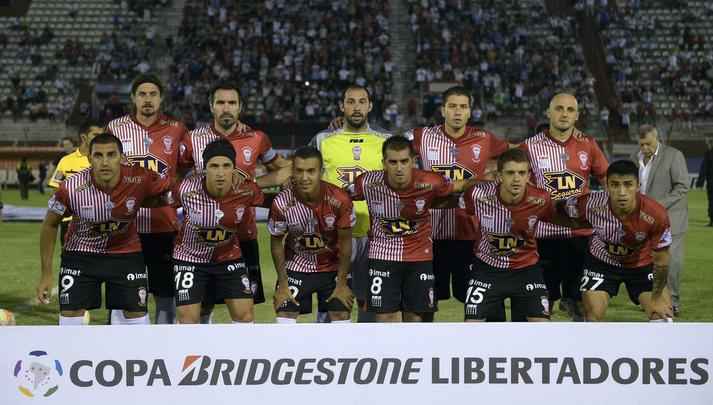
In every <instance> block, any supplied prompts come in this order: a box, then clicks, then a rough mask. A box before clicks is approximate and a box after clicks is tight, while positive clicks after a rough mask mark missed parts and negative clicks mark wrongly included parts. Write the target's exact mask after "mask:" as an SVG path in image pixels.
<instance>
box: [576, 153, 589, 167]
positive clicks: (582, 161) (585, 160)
mask: <svg viewBox="0 0 713 405" xmlns="http://www.w3.org/2000/svg"><path fill="white" fill-rule="evenodd" d="M577 157H578V158H579V168H580V169H582V170H587V169H589V154H587V152H584V151H580V152H579V153H577Z"/></svg>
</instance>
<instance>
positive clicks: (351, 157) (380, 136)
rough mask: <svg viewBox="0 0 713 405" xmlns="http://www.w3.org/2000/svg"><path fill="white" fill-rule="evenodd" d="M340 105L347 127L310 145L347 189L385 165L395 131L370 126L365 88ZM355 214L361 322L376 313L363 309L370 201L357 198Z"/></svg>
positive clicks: (332, 179)
mask: <svg viewBox="0 0 713 405" xmlns="http://www.w3.org/2000/svg"><path fill="white" fill-rule="evenodd" d="M339 108H340V110H341V111H342V113H344V126H343V127H342V128H338V129H333V130H327V131H323V132H320V133H319V134H317V135H316V136H315V137H314V138H313V139H312V140H311V141H310V145H311V146H314V147H315V148H317V149H319V151H320V152H322V158H323V160H324V165H323V170H324V171H323V174H322V179H323V180H324V181H327V182H329V183H332V184H334V185H337V186H339V187H342V188H344V187H347V186H349V185H350V184H352V183H353V182H354V180H355V179H356V178H357V176H359V175H360V174H362V173H364V172H366V171H370V170H381V169H382V168H383V164H382V157H381V145H382V144H383V143H384V141H385V140H386V139H387V138H388V137H390V136H391V134H388V133H386V132H382V131H377V130H375V129H373V128H371V127H370V126H369V121H368V116H369V112H370V111H371V109H372V104H371V100H370V96H369V91H368V90H367V89H366V88H365V87H362V86H357V85H352V86H349V87H347V88H346V89H345V90H344V94H343V96H342V102H341V103H340V105H339ZM354 213H355V214H356V217H357V221H356V224H355V225H354V227H353V228H352V265H351V276H352V289H353V292H354V295H355V296H356V298H357V302H358V303H359V318H358V321H359V322H370V321H371V322H373V321H372V320H370V318H373V314H369V313H367V312H366V311H363V309H364V308H366V306H365V305H364V304H365V300H366V296H367V289H368V288H369V286H368V285H367V284H368V281H369V277H368V274H367V273H368V271H369V241H368V239H367V232H368V231H369V211H368V210H367V208H366V202H364V201H354ZM323 312H324V311H322V310H321V309H320V315H319V317H320V318H321V317H324V316H325V315H324V314H323ZM318 319H319V318H318Z"/></svg>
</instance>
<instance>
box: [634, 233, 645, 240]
mask: <svg viewBox="0 0 713 405" xmlns="http://www.w3.org/2000/svg"><path fill="white" fill-rule="evenodd" d="M634 239H636V240H637V242H643V241H644V240H646V232H636V234H634Z"/></svg>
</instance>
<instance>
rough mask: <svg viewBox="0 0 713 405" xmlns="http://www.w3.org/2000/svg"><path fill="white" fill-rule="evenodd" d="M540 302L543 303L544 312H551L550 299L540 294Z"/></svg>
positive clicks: (547, 313)
mask: <svg viewBox="0 0 713 405" xmlns="http://www.w3.org/2000/svg"><path fill="white" fill-rule="evenodd" d="M540 304H542V314H543V315H549V314H550V300H549V299H548V298H547V297H545V296H540Z"/></svg>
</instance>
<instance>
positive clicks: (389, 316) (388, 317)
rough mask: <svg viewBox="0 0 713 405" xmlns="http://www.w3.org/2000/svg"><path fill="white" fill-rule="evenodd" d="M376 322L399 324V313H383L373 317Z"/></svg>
mask: <svg viewBox="0 0 713 405" xmlns="http://www.w3.org/2000/svg"><path fill="white" fill-rule="evenodd" d="M375 318H376V322H401V313H400V312H385V313H380V314H376V315H375Z"/></svg>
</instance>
